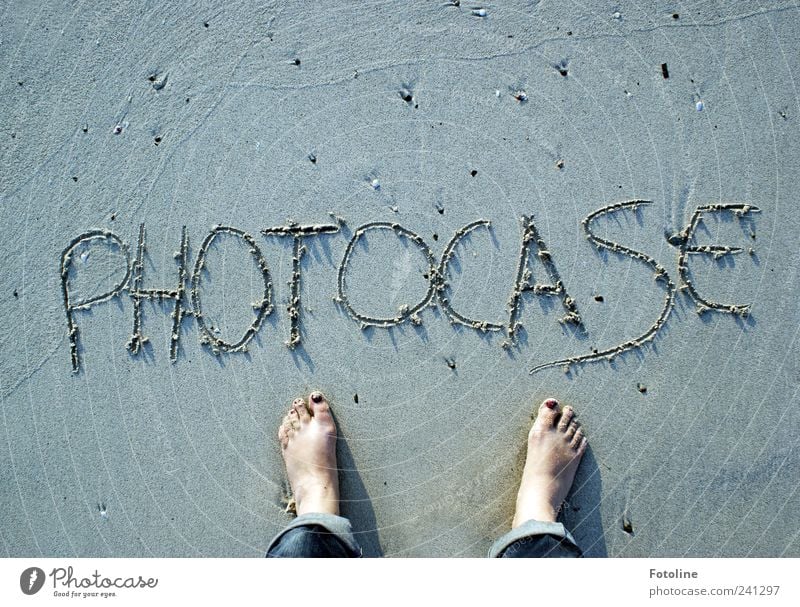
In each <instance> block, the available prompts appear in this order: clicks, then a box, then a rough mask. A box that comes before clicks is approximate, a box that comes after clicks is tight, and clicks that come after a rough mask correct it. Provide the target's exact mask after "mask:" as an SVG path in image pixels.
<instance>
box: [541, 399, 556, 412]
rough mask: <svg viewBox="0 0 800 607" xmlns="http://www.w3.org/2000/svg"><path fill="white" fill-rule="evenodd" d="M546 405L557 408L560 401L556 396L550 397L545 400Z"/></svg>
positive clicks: (549, 407)
mask: <svg viewBox="0 0 800 607" xmlns="http://www.w3.org/2000/svg"><path fill="white" fill-rule="evenodd" d="M544 406H545V407H547V408H548V409H555V408H556V407H558V401H557V400H556V399H554V398H548V399H547V400H546V401H544Z"/></svg>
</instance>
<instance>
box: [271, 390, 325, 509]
mask: <svg viewBox="0 0 800 607" xmlns="http://www.w3.org/2000/svg"><path fill="white" fill-rule="evenodd" d="M278 440H280V442H281V454H282V455H283V461H284V463H285V464H286V474H287V476H288V477H289V485H291V487H292V494H293V496H294V500H295V510H296V511H297V514H298V516H299V515H301V514H306V513H310V512H320V513H328V514H339V476H338V470H337V467H336V424H335V423H334V421H333V416H332V415H331V410H330V406H329V404H328V401H327V400H325V397H324V396H323V395H322V393H320V392H312V393H311V394H310V395H309V397H308V403H307V404H306V401H305V400H303V399H302V398H298V399H295V401H294V402H293V403H292V406H291V409H290V410H289V413H287V414H286V417H284V418H283V423H282V424H281V426H280V428H278Z"/></svg>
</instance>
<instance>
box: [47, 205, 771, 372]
mask: <svg viewBox="0 0 800 607" xmlns="http://www.w3.org/2000/svg"><path fill="white" fill-rule="evenodd" d="M650 204H652V202H651V201H648V200H629V201H624V202H616V203H613V204H609V205H607V206H604V207H602V208H600V209H597V210H596V211H593V212H591V213H589V215H587V216H586V217H585V218H584V219H583V220H582V221H581V225H582V227H583V230H584V232H585V235H586V238H587V240H588V241H589V242H590V243H591V244H592V245H593V246H594V247H596V248H597V249H598V250H608V251H611V252H613V253H616V254H617V255H621V256H626V257H630V258H632V259H634V260H636V261H638V262H639V263H642V264H643V265H645V266H646V267H649V268H650V269H651V270H652V272H653V276H654V278H655V280H656V281H657V282H659V284H661V285H662V286H663V288H664V303H663V305H662V307H661V310H660V312H659V315H658V317H657V318H656V319H655V320H654V321H653V323H652V324H651V325H650V326H649V327H648V328H647V330H646V331H645V332H644V333H642V334H641V335H639V336H638V337H635V338H633V339H629V340H627V341H624V342H622V343H620V344H617V345H615V346H613V347H610V348H606V349H604V350H602V351H597V350H593V351H592V353H591V354H587V355H583V356H572V357H567V358H563V359H559V360H554V361H551V362H547V363H544V364H541V365H538V366H536V367H534V368H533V369H531V373H534V372H536V371H539V370H542V369H546V368H550V367H558V366H560V367H562V368H563V369H564V370H565V371H569V369H570V367H571V366H572V365H575V364H579V363H586V362H591V361H597V360H602V359H605V360H613V358H614V357H615V356H618V355H619V354H622V353H623V352H626V351H628V350H631V349H634V348H639V347H641V346H643V345H645V344H646V343H647V342H650V341H652V340H653V339H654V338H655V336H656V335H657V334H658V332H659V331H660V330H661V329H662V327H664V325H665V324H666V322H667V319H668V318H669V315H670V313H671V311H672V308H673V306H674V302H675V294H676V291H677V290H678V289H680V290H682V291H684V292H685V293H686V294H687V296H688V297H690V298H691V299H692V300H693V301H694V303H695V305H696V309H697V312H698V313H699V314H703V313H706V312H709V311H717V312H725V313H730V314H736V315H739V316H747V314H748V313H749V311H750V306H749V304H724V303H719V302H714V301H711V300H709V299H707V298H705V297H703V296H702V295H701V294H700V293H699V292H698V290H697V288H696V286H695V285H694V284H693V282H692V280H691V278H690V273H689V267H688V264H689V256H690V255H698V254H704V255H711V256H713V257H714V258H715V259H719V258H721V257H723V256H726V255H733V254H737V253H741V252H742V250H743V249H741V248H739V247H729V246H721V245H695V244H692V243H693V241H694V240H693V239H694V235H695V232H696V230H697V228H698V226H699V225H700V221H701V219H702V217H703V215H705V214H712V213H732V214H734V215H736V216H737V217H739V218H740V219H741V218H744V217H745V216H747V215H748V214H750V213H756V212H759V209H758V208H757V207H754V206H752V205H748V204H710V205H706V206H701V207H698V208H697V209H696V210H695V211H694V213H693V214H692V217H691V220H690V222H689V224H688V225H687V226H686V228H685V229H684V230H683V231H682V232H680V233H677V234H671V235H669V234H668V235H665V236H666V238H667V241H668V242H669V243H670V244H671V245H673V246H674V247H676V248H677V249H678V259H677V266H678V278H679V282H680V286H679V287H677V286H676V283H675V282H674V281H673V280H672V278H671V276H670V275H669V273H668V272H667V270H666V268H665V267H664V266H663V265H661V264H660V263H658V262H657V261H656V260H655V259H653V258H652V257H650V256H649V255H646V254H644V253H642V252H640V251H636V250H634V249H632V248H630V247H627V246H624V245H622V244H619V243H617V242H614V241H612V240H608V239H604V238H600V237H599V236H597V235H596V234H595V233H594V231H593V229H592V227H593V226H594V224H595V223H596V222H597V221H598V220H599V219H600V218H602V217H611V216H613V215H614V214H616V213H622V212H627V211H632V212H636V211H637V209H638V208H639V207H640V206H645V205H650ZM331 216H332V217H333V218H334V219H335V220H336V224H314V225H300V224H298V223H297V222H294V221H290V222H289V223H288V225H285V226H275V227H269V228H264V229H262V230H261V233H262V234H263V235H264V236H265V237H271V236H277V237H279V238H291V239H292V273H291V280H290V281H289V289H290V296H289V305H288V306H287V311H288V313H289V319H290V329H289V339H288V340H287V341H286V342H285V343H286V345H287V346H288V347H289V348H295V347H296V346H297V345H298V344H300V341H301V334H300V321H301V305H300V304H301V301H300V292H301V264H300V262H301V259H302V257H303V255H304V253H305V252H306V247H305V245H304V240H305V239H307V238H314V237H320V236H329V235H333V234H336V233H338V232H339V231H340V226H342V225H344V223H345V221H344V219H342V218H341V217H338V216H335V215H331ZM481 228H483V229H487V230H490V229H491V222H490V221H489V220H487V219H479V220H476V221H473V222H471V223H468V224H466V225H464V226H463V227H461V228H460V229H458V230H456V232H455V233H454V234H453V237H452V238H451V239H450V240H449V242H448V243H447V245H446V246H445V248H444V251H443V253H442V256H441V257H440V258H439V260H438V262H437V260H436V257H435V255H434V253H433V250H432V249H431V247H430V245H429V244H428V243H427V242H426V241H425V240H424V239H423V238H422V237H421V236H420V235H419V234H416V233H415V232H413V231H412V230H409V229H408V228H405V227H403V226H402V225H400V224H399V223H394V222H381V221H373V222H368V223H365V224H363V225H361V226H359V227H357V228H356V229H355V230H354V231H353V234H352V237H351V238H350V240H349V242H348V243H347V246H346V248H345V252H344V256H343V257H342V261H341V262H340V264H339V267H338V271H337V276H336V283H337V294H336V295H335V296H334V297H333V300H334V301H335V302H336V304H338V305H340V306H341V307H342V308H343V309H344V311H345V312H346V313H347V314H348V315H349V316H350V317H351V318H352V319H353V320H355V321H356V322H358V323H360V326H361V327H362V329H366V328H368V327H379V328H390V327H393V326H397V325H400V324H403V323H406V322H410V323H411V324H413V325H419V324H421V322H422V319H421V317H420V312H422V311H423V310H424V309H425V308H427V307H428V306H435V305H438V306H439V307H440V308H441V309H442V311H443V312H444V314H445V316H446V317H447V318H448V320H449V321H450V323H451V324H458V325H463V326H466V327H469V328H471V329H474V330H476V331H480V332H487V331H505V334H506V337H505V340H504V341H503V342H502V346H503V347H504V348H510V347H511V346H513V345H515V344H516V335H517V333H518V331H519V328H520V322H519V316H520V306H521V305H522V296H523V294H526V293H532V294H533V295H535V296H547V297H556V298H558V299H559V300H560V301H561V305H562V307H563V308H564V312H565V314H564V316H563V317H561V318H560V319H559V322H560V323H562V324H564V325H568V326H571V327H573V328H574V330H576V331H579V332H580V333H581V334H586V333H587V330H586V327H585V326H584V323H583V319H582V317H581V315H580V312H579V310H578V307H577V304H576V302H575V299H574V298H572V297H571V296H570V295H569V293H568V292H567V287H566V285H565V284H564V282H563V281H562V279H561V276H560V274H559V272H558V269H557V267H556V264H555V261H554V259H553V255H552V253H551V251H550V250H549V249H548V248H547V246H546V244H545V242H544V240H543V239H542V238H541V236H540V234H539V231H538V230H537V228H536V225H535V222H534V220H533V217H531V216H524V217H522V218H521V231H522V234H521V245H520V249H519V257H518V261H517V273H516V277H515V280H514V284H513V287H512V289H511V295H510V297H509V300H508V304H507V318H508V320H507V323H505V324H500V323H497V322H491V321H486V320H479V319H473V318H469V317H468V316H466V315H465V314H463V313H461V312H459V311H458V310H456V309H455V307H454V305H453V303H452V302H451V301H450V297H449V294H450V283H449V280H448V275H449V264H450V261H451V259H452V258H453V256H454V255H455V249H456V247H457V246H458V244H459V243H460V242H461V241H462V240H463V239H464V238H465V237H467V236H468V235H469V234H470V233H472V232H473V231H475V230H478V229H481ZM373 231H375V232H379V231H383V232H389V233H392V234H394V235H395V236H396V237H397V238H398V239H400V240H402V241H404V242H405V243H406V244H409V243H410V244H411V245H413V246H415V247H416V248H417V249H418V250H419V251H420V252H421V253H422V255H423V256H424V258H425V260H426V263H427V270H426V272H425V273H424V274H423V277H424V278H425V280H426V281H427V289H426V292H425V294H424V295H423V296H422V298H421V299H420V300H419V301H417V302H416V303H415V304H413V305H408V304H403V305H401V306H400V307H399V308H398V312H397V314H396V315H394V316H391V317H377V316H373V315H371V314H368V313H366V312H364V311H359V310H356V309H355V307H354V306H353V304H352V302H351V301H350V299H349V297H348V284H347V275H348V269H349V267H350V262H351V259H352V257H353V256H354V255H355V254H356V245H357V244H358V243H359V241H360V240H361V239H362V238H364V237H365V236H366V235H367V234H368V233H369V232H373ZM221 236H226V237H227V238H225V239H224V241H228V240H231V239H232V240H238V241H240V242H241V243H243V244H244V245H245V246H246V247H247V254H248V255H250V256H251V258H252V260H253V261H254V262H255V265H256V268H257V270H258V272H259V274H260V276H261V278H262V280H263V292H262V295H261V299H260V300H259V301H256V302H252V303H251V304H250V305H251V306H252V307H253V308H254V310H255V313H256V316H255V318H254V319H253V320H252V322H251V323H250V325H249V326H248V327H247V329H246V330H245V331H244V333H243V334H242V335H241V337H240V338H239V339H237V340H235V341H233V340H231V341H227V340H225V339H223V338H222V337H220V336H218V335H217V334H216V333H215V331H213V330H212V329H211V328H210V327H209V326H208V325H207V324H206V320H205V317H204V315H203V305H202V296H201V285H202V282H203V273H204V272H208V269H207V268H206V267H205V266H206V258H207V254H208V250H209V247H211V245H212V244H213V243H214V242H215V241H217V240H218V239H219V238H220V237H221ZM98 245H102V246H105V247H107V248H108V249H109V250H110V251H112V252H116V253H118V254H119V257H120V258H121V259H122V260H123V262H122V263H124V268H123V269H124V275H123V276H122V278H121V279H119V281H118V282H117V283H116V284H115V285H114V286H113V287H112V288H111V289H109V290H108V291H106V292H105V293H101V294H99V295H95V296H92V297H88V298H86V299H82V300H80V299H79V300H75V299H73V295H72V293H71V291H70V276H71V274H74V272H75V271H76V270H73V268H72V260H73V257H74V256H75V254H77V252H78V251H79V250H80V248H81V247H87V246H98ZM145 251H146V231H145V226H144V224H141V225H140V226H139V237H138V242H137V247H136V256H135V259H134V260H133V261H131V256H130V247H129V245H128V244H127V243H126V242H125V241H124V240H122V238H120V237H119V236H118V235H117V234H115V233H113V232H111V231H109V230H91V231H88V232H85V233H83V234H81V235H79V236H77V237H75V238H73V239H72V240H71V241H70V243H69V244H68V245H67V247H66V248H65V249H64V251H63V253H62V255H61V263H60V274H61V292H62V296H63V301H64V310H65V313H66V318H67V332H68V336H69V349H70V358H71V362H72V370H73V371H74V372H78V371H79V370H80V368H81V356H80V350H81V348H80V337H79V329H78V325H77V321H76V312H78V311H80V310H88V309H90V308H93V307H95V306H97V305H100V304H102V303H106V302H109V301H111V300H112V299H114V298H115V297H121V296H122V295H123V294H124V293H127V294H128V295H129V296H130V297H131V298H132V299H133V332H132V334H131V337H130V339H129V341H128V343H127V347H128V350H129V351H130V352H131V354H133V355H136V354H139V353H140V352H141V351H142V347H143V346H144V344H146V343H147V342H148V341H149V340H148V339H147V337H145V336H144V334H143V331H142V329H143V327H142V325H143V320H142V312H141V302H142V300H144V299H148V300H155V301H158V302H163V301H164V300H167V301H173V302H174V304H173V306H172V312H171V317H172V330H171V333H170V338H169V356H170V360H171V361H172V362H175V361H176V360H177V359H178V347H179V341H180V337H181V325H182V323H183V320H184V318H186V317H193V318H194V319H195V320H196V321H197V326H198V332H199V339H200V343H201V344H202V345H204V346H206V347H207V348H208V349H209V350H210V351H211V352H212V353H213V354H215V355H219V354H221V353H223V352H244V351H246V350H247V346H248V344H249V342H250V341H251V340H252V339H253V338H254V337H255V335H256V334H257V333H258V332H259V330H260V329H261V326H262V324H263V321H264V319H265V318H266V317H268V316H269V315H270V314H271V313H272V311H273V305H272V298H273V284H272V279H271V277H270V271H269V267H268V264H267V260H266V259H265V257H264V254H263V253H262V252H261V249H260V248H259V246H258V243H257V242H256V240H255V238H254V237H253V236H252V235H251V234H249V233H248V232H246V231H244V230H241V229H239V228H235V227H232V226H222V225H215V226H213V227H212V228H211V231H210V232H209V233H208V235H206V237H205V238H204V240H203V241H202V244H201V245H200V247H199V249H198V252H197V259H196V261H195V264H194V268H193V269H192V271H191V273H189V268H188V266H187V263H188V262H187V259H188V256H189V238H188V235H187V231H186V227H183V228H182V230H181V235H180V241H179V248H178V250H177V251H176V252H175V259H176V261H177V264H178V272H177V277H176V283H175V287H174V288H172V289H169V288H166V289H165V288H162V289H156V288H144V261H143V260H144V255H145ZM749 251H750V252H751V253H752V249H749ZM359 253H360V254H362V255H363V254H367V253H365V252H364V250H362V249H359ZM533 259H538V260H539V262H541V265H542V267H543V268H544V271H545V273H546V274H547V276H548V278H549V280H550V284H543V283H534V284H531V280H530V279H531V276H532V272H531V269H530V262H531V260H533ZM187 282H188V284H189V289H188V295H187ZM187 299H188V300H189V301H190V302H191V308H188V307H187V305H188V303H187ZM595 299H597V298H595Z"/></svg>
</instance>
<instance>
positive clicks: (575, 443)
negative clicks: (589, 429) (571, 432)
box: [571, 428, 586, 449]
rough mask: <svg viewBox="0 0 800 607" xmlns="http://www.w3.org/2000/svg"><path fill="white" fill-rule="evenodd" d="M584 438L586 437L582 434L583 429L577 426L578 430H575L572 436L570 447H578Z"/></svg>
mask: <svg viewBox="0 0 800 607" xmlns="http://www.w3.org/2000/svg"><path fill="white" fill-rule="evenodd" d="M585 438H586V437H585V436H584V435H583V430H581V429H580V428H578V430H577V431H576V432H575V436H573V437H572V442H571V444H572V448H573V449H578V448H579V447H580V446H581V443H582V442H583V441H584V439H585Z"/></svg>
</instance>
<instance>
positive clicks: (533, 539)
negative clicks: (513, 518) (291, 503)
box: [266, 514, 582, 558]
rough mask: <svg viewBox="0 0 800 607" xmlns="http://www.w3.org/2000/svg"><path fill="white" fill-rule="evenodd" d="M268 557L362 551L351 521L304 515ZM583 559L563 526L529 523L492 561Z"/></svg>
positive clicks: (508, 537) (504, 540)
mask: <svg viewBox="0 0 800 607" xmlns="http://www.w3.org/2000/svg"><path fill="white" fill-rule="evenodd" d="M266 556H267V557H270V558H279V557H284V558H291V557H322V558H335V557H358V556H361V548H360V547H359V545H358V543H357V542H356V539H355V537H354V536H353V528H352V527H351V526H350V521H349V520H347V519H346V518H344V517H341V516H336V515H333V514H302V515H300V516H298V517H297V518H296V519H294V520H293V521H292V522H291V523H289V525H288V526H287V527H286V528H285V529H284V530H283V531H281V532H280V533H279V534H278V535H277V536H275V539H273V540H272V541H271V542H270V544H269V547H268V548H267V554H266ZM579 556H582V553H581V550H580V548H578V545H577V544H576V543H575V539H574V538H573V537H572V535H571V534H570V533H569V531H567V530H566V528H565V527H564V525H563V524H561V523H545V522H542V521H528V522H526V523H523V524H522V525H520V526H519V527H517V528H515V529H512V530H511V531H509V532H508V533H506V534H505V535H504V536H502V537H501V538H499V539H498V540H497V541H496V542H495V543H494V544H493V545H492V547H491V549H490V550H489V557H491V558H531V557H549V558H565V557H571V558H574V557H579Z"/></svg>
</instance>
